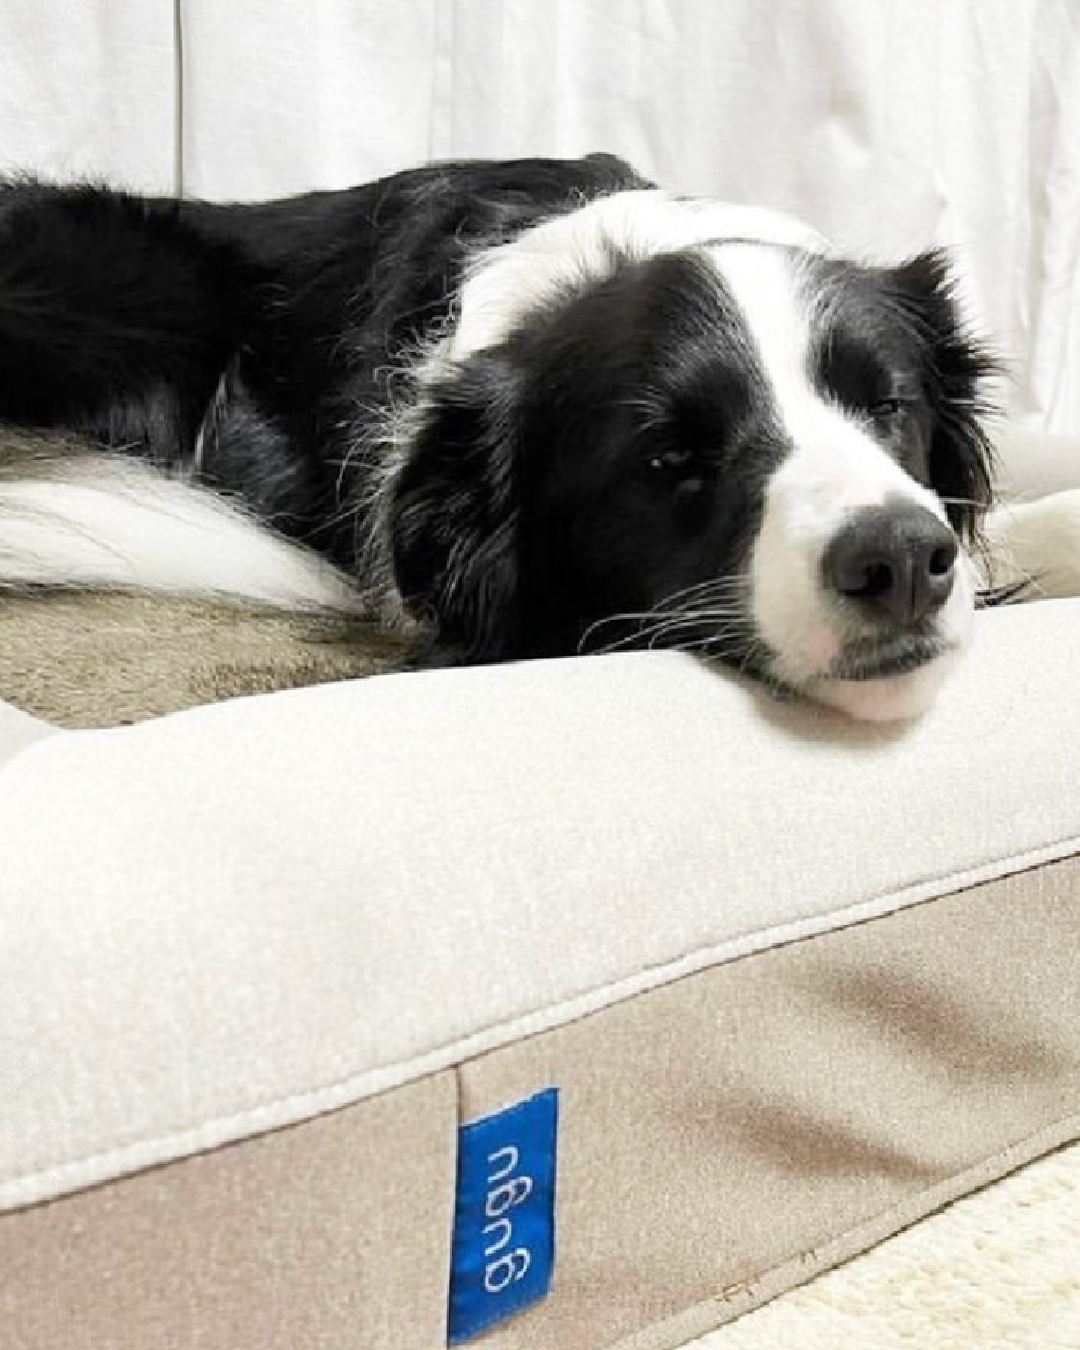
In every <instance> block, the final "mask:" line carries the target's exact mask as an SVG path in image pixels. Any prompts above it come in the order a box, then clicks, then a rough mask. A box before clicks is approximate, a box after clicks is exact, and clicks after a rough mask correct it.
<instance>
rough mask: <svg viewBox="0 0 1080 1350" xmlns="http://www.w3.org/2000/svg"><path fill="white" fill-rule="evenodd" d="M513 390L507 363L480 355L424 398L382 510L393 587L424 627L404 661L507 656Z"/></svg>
mask: <svg viewBox="0 0 1080 1350" xmlns="http://www.w3.org/2000/svg"><path fill="white" fill-rule="evenodd" d="M519 390H520V377H519V375H518V373H517V371H516V370H515V368H514V366H513V365H512V363H511V361H510V359H509V358H508V357H506V356H503V355H500V354H496V353H488V352H485V353H480V354H478V355H477V356H474V357H472V358H471V359H470V360H469V361H468V362H467V363H466V364H465V365H464V366H462V367H460V368H459V369H457V370H456V371H455V372H453V373H452V374H450V375H448V376H446V377H443V378H441V379H439V380H438V381H437V382H436V383H435V384H434V385H433V386H432V387H431V388H430V389H429V390H428V391H427V392H426V394H425V396H424V402H423V405H422V407H421V409H420V410H419V412H418V415H417V420H418V425H417V426H416V427H415V429H414V430H413V431H412V432H411V434H410V437H409V443H408V445H407V447H406V450H405V462H404V464H403V465H402V467H401V469H400V471H399V473H398V476H397V480H396V482H395V484H394V487H393V496H392V502H391V510H390V531H391V540H392V551H393V561H394V574H395V580H396V583H397V586H398V589H399V591H400V593H401V595H402V598H403V600H404V602H405V605H406V607H407V609H408V610H409V612H410V613H412V614H413V615H414V616H415V617H416V618H418V619H420V620H422V621H424V622H425V623H427V624H429V625H430V626H431V637H430V640H429V645H428V646H427V647H426V648H423V649H421V650H420V652H419V653H418V655H417V658H416V660H415V662H414V664H426V665H445V664H454V663H461V662H484V661H497V660H500V659H503V658H506V657H509V656H511V655H513V648H514V642H515V635H516V631H517V609H518V556H517V555H518V546H519V540H518V529H517V525H518V486H519V485H518V475H519V465H518V460H519V457H520V448H519V444H518V441H519V436H518V427H519V422H520V418H519V415H518V405H519V397H520V393H519Z"/></svg>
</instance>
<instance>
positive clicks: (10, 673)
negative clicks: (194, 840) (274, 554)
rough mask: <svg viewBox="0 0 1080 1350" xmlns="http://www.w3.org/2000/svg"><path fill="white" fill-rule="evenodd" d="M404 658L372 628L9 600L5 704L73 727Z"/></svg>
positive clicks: (1, 665) (165, 602) (86, 602)
mask: <svg viewBox="0 0 1080 1350" xmlns="http://www.w3.org/2000/svg"><path fill="white" fill-rule="evenodd" d="M404 652H405V640H404V638H403V637H401V636H400V635H398V634H394V633H391V632H388V631H386V630H383V629H377V628H374V627H373V626H371V625H364V624H359V623H355V622H349V621H347V620H344V619H335V618H331V617H327V618H314V617H304V616H302V615H288V614H280V613H275V612H273V611H269V610H260V609H255V608H252V607H250V606H245V605H239V604H237V605H228V604H221V603H216V604H215V603H213V602H210V601H195V600H192V601H185V600H175V599H161V598H150V597H147V596H133V595H132V596H124V595H97V594H80V595H64V594H55V595H48V596H26V595H22V596H3V595H0V699H7V700H8V701H9V702H11V703H14V704H16V705H17V706H18V707H20V708H23V709H25V710H26V711H27V712H29V713H33V714H34V716H36V717H41V718H44V719H46V720H47V721H49V722H53V723H55V724H56V725H57V726H64V727H103V726H117V725H120V724H122V723H126V722H136V721H139V720H140V719H142V718H144V717H156V716H160V715H161V714H162V713H169V712H175V711H177V710H178V709H180V708H190V707H195V706H197V705H199V704H203V703H216V702H219V701H220V700H221V699H226V698H234V697H236V696H238V695H245V694H265V693H269V692H271V691H272V690H275V689H292V688H295V687H297V686H300V685H311V684H325V683H326V682H327V681H329V680H347V679H356V678H358V677H361V676H366V675H375V674H379V673H380V672H382V671H384V670H387V669H390V668H392V667H393V666H395V665H397V664H398V663H400V661H401V659H402V657H403V655H404Z"/></svg>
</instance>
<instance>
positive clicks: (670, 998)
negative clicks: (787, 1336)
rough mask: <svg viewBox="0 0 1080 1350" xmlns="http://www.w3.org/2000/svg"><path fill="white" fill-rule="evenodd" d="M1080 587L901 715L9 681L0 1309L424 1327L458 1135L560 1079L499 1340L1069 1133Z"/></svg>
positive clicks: (699, 1277) (289, 1327) (475, 674)
mask: <svg viewBox="0 0 1080 1350" xmlns="http://www.w3.org/2000/svg"><path fill="white" fill-rule="evenodd" d="M1078 620H1080V602H1072V601H1056V602H1046V603H1043V604H1038V605H1033V606H1030V607H1023V608H1018V609H1011V610H1004V611H997V612H992V613H987V614H984V615H982V616H980V620H979V624H978V637H977V646H976V651H975V652H974V653H973V655H972V656H971V658H970V659H969V660H968V661H967V662H966V664H965V665H964V666H963V668H962V669H961V671H960V673H959V675H958V677H957V678H956V680H955V681H954V683H953V684H952V686H951V687H950V688H949V689H948V691H947V692H946V694H945V696H944V697H943V699H942V701H941V703H940V705H939V706H938V707H937V708H936V709H935V710H933V711H932V712H931V713H930V714H929V715H928V716H927V717H926V718H925V719H924V720H923V721H922V722H920V723H919V724H917V725H915V726H913V727H911V728H908V729H907V730H904V731H899V730H896V729H892V730H888V729H874V728H866V727H857V726H854V725H852V724H849V723H845V722H844V721H842V720H841V719H839V718H837V717H833V716H831V715H829V714H827V713H824V712H815V711H814V710H811V709H808V708H804V707H793V706H787V705H780V704H776V703H773V702H771V701H769V700H768V699H766V698H765V697H764V696H762V695H761V694H760V693H758V692H757V691H754V690H751V689H748V688H746V687H745V686H743V685H742V684H740V683H739V682H737V681H735V680H733V679H731V678H730V677H728V676H724V675H721V674H718V673H716V672H714V671H710V670H708V669H706V668H705V667H703V666H701V665H699V664H697V663H695V662H694V661H693V660H691V659H690V658H686V657H681V656H678V655H670V654H669V655H661V654H655V655H649V654H639V655H634V656H625V657H606V658H592V659H588V660H582V661H566V662H554V663H547V664H542V665H536V664H533V665H523V666H517V667H515V666H510V667H503V668H498V669H491V670H472V671H456V672H433V673H431V674H424V675H406V676H383V677H379V678H376V679H373V680H368V681H364V682H361V683H359V684H351V685H350V684H345V685H329V686H326V687H323V688H319V689H306V690H296V691H291V692H286V693H280V694H275V695H272V696H269V697H258V698H251V699H243V700H239V701H234V702H232V703H225V704H219V705H216V706H212V707H206V708H202V709H197V710H194V711H190V712H186V713H182V714H177V715H175V716H170V717H165V718H161V719H159V720H157V721H151V722H145V723H142V724H140V725H138V726H133V727H125V728H117V729H112V730H99V731H85V732H72V731H61V730H58V729H54V728H50V727H47V726H46V725H44V724H43V723H40V722H36V721H35V720H34V719H31V718H28V717H27V716H26V715H25V714H23V713H21V712H17V711H15V710H14V709H11V708H10V707H7V706H5V707H3V709H2V710H0V747H2V748H0V766H2V767H0V821H3V826H4V828H3V830H2V832H0V929H2V931H3V935H4V940H3V942H2V943H0V1000H2V1005H3V1016H2V1017H0V1100H2V1101H3V1102H4V1111H3V1113H2V1115H0V1209H2V1211H3V1212H2V1213H0V1270H3V1272H4V1277H3V1280H2V1281H0V1325H2V1326H4V1327H5V1328H7V1329H8V1332H9V1334H8V1335H7V1336H6V1343H7V1344H13V1345H14V1346H15V1347H17V1350H60V1348H61V1347H63V1350H84V1347H85V1348H86V1350H89V1347H95V1350H96V1347H100V1346H102V1345H109V1346H110V1347H116V1350H129V1348H130V1350H136V1348H138V1350H144V1348H145V1347H147V1346H164V1347H170V1348H171V1347H174V1346H175V1347H181V1346H182V1347H187V1346H192V1345H195V1344H200V1343H207V1344H228V1345H229V1346H230V1348H231V1350H244V1347H246V1346H248V1345H251V1346H264V1345H266V1344H288V1345H290V1346H294V1347H298V1348H300V1347H304V1346H316V1345H318V1346H320V1347H335V1346H342V1347H346V1346H348V1347H349V1348H350V1350H355V1347H358V1346H359V1347H368V1346H370V1347H398V1346H401V1347H409V1350H426V1348H427V1347H435V1346H439V1345H442V1344H444V1343H445V1336H446V1308H447V1292H448V1280H449V1247H450V1238H451V1227H452V1221H453V1212H454V1201H455V1166H456V1156H457V1129H458V1126H459V1124H460V1123H461V1122H462V1121H470V1120H474V1119H476V1118H477V1117H482V1116H486V1115H488V1114H489V1113H492V1112H496V1111H498V1110H500V1109H501V1108H503V1107H506V1106H508V1105H511V1104H513V1103H515V1102H518V1101H520V1100H522V1099H524V1098H527V1097H529V1096H530V1095H531V1094H533V1093H535V1092H537V1091H539V1090H542V1089H545V1088H549V1087H555V1088H557V1089H558V1090H559V1095H560V1124H559V1138H558V1180H557V1189H556V1264H555V1278H554V1286H553V1289H552V1292H551V1294H550V1295H549V1296H548V1297H547V1298H545V1299H543V1300H542V1301H540V1302H538V1303H536V1304H535V1305H533V1306H532V1307H531V1308H529V1309H528V1310H526V1311H524V1312H521V1313H520V1314H519V1315H517V1316H516V1317H513V1318H511V1319H509V1320H507V1321H505V1322H501V1323H499V1324H497V1325H496V1326H495V1327H494V1328H493V1329H492V1330H491V1331H490V1332H489V1333H488V1334H487V1336H486V1337H485V1338H484V1339H483V1342H482V1343H483V1344H485V1345H491V1346H493V1347H498V1348H499V1350H509V1348H511V1347H512V1348H514V1350H516V1348H517V1347H521V1348H522V1350H525V1348H526V1347H541V1346H543V1347H548V1346H557V1347H563V1346H565V1347H567V1348H568V1350H569V1348H570V1347H573V1350H591V1347H608V1346H615V1345H618V1346H623V1347H636V1348H640V1350H645V1347H662V1346H674V1345H677V1344H681V1343H683V1342H685V1341H687V1340H688V1339H690V1338H692V1337H693V1336H695V1335H700V1334H702V1333H704V1332H706V1331H707V1330H709V1329H710V1328H712V1327H715V1326H717V1325H719V1324H720V1323H722V1322H723V1321H725V1320H727V1319H729V1318H731V1317H733V1316H735V1315H736V1314H738V1313H739V1312H742V1311H745V1310H746V1309H748V1308H750V1307H752V1306H753V1305H754V1304H756V1303H759V1302H761V1301H762V1300H764V1299H766V1298H769V1297H770V1296H772V1295H774V1294H777V1293H779V1292H780V1291H781V1290H783V1289H784V1288H786V1287H789V1286H791V1285H793V1284H795V1283H798V1282H801V1281H804V1280H806V1279H807V1278H809V1277H810V1276H811V1275H813V1274H814V1273H815V1272H816V1271H818V1270H820V1269H822V1268H824V1267H827V1266H829V1265H831V1264H834V1263H835V1262H836V1261H838V1260H841V1259H843V1258H845V1257H847V1256H849V1255H851V1254H852V1253H854V1252H856V1251H858V1250H860V1249H862V1248H864V1247H866V1246H868V1245H870V1244H871V1243H874V1242H876V1241H878V1240H880V1239H881V1238H883V1237H885V1236H886V1235H887V1234H889V1233H890V1232H893V1231H895V1230H896V1229H897V1228H899V1227H901V1226H903V1225H904V1224H907V1223H910V1222H912V1221H913V1220H915V1219H917V1218H918V1217H920V1216H921V1215H923V1214H925V1213H926V1212H928V1211H929V1210H931V1209H934V1208H936V1207H938V1206H939V1205H941V1204H942V1203H944V1202H945V1201H946V1200H948V1199H950V1198H952V1197H953V1196H956V1195H958V1194H962V1193H963V1192H964V1191H966V1190H968V1189H970V1188H971V1187H972V1186H974V1185H978V1184H981V1183H983V1182H985V1181H989V1180H991V1179H993V1178H994V1177H995V1176H997V1175H1000V1174H1001V1173H1003V1172H1005V1171H1007V1170H1009V1169H1010V1168H1013V1167H1015V1166H1017V1165H1019V1164H1020V1163H1022V1162H1024V1161H1026V1160H1027V1159H1029V1158H1031V1157H1034V1156H1036V1155H1038V1154H1040V1153H1043V1152H1045V1151H1047V1150H1048V1149H1051V1148H1053V1147H1055V1146H1057V1145H1058V1144H1061V1143H1064V1142H1067V1141H1068V1140H1070V1139H1073V1138H1075V1137H1077V1135H1078V1133H1080V1131H1078V1129H1077V1120H1078V1116H1080V1042H1078V1038H1077V1036H1076V1031H1075V1028H1076V1025H1077V1023H1078V1020H1080V981H1078V980H1077V979H1076V976H1075V966H1074V953H1075V950H1076V946H1077V941H1078V938H1080V858H1078V856H1077V854H1078V844H1077V840H1078V839H1080V793H1077V791H1076V787H1077V778H1078V769H1077V757H1076V753H1075V747H1076V745H1077V743H1078V740H1080V706H1078V705H1077V704H1076V702H1075V701H1074V700H1071V699H1069V698H1062V696H1061V694H1062V691H1063V690H1065V691H1068V690H1070V689H1071V688H1072V687H1073V684H1074V682H1075V671H1076V669H1077V668H1078V666H1080V623H1078ZM1018 653H1022V654H1023V660H1022V662H1018V659H1017V654H1018ZM1050 709H1052V710H1053V714H1052V716H1051V715H1050V714H1049V712H1048V710H1050ZM451 807H452V809H451ZM658 916H662V922H661V921H658Z"/></svg>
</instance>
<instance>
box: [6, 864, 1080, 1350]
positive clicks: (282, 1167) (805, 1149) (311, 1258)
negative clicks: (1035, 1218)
mask: <svg viewBox="0 0 1080 1350" xmlns="http://www.w3.org/2000/svg"><path fill="white" fill-rule="evenodd" d="M1078 943H1080V859H1078V858H1072V859H1069V860H1068V861H1063V862H1060V863H1057V864H1055V865H1052V866H1048V867H1044V868H1040V869H1037V870H1035V871H1032V872H1028V873H1023V874H1017V875H1014V876H1012V877H1009V878H1006V879H1003V880H1000V881H996V882H991V883H988V884H986V885H983V886H980V887H976V888H974V889H972V890H969V891H966V892H963V893H960V894H957V895H953V896H949V897H947V898H944V899H940V900H936V901H931V902H928V903H926V904H924V905H919V906H915V907H912V908H909V909H906V910H903V911H900V912H897V913H894V914H892V915H889V916H886V917H882V918H879V919H877V920H874V921H872V922H869V923H864V924H859V925H855V926H853V927H851V928H848V929H845V930H843V931H840V932H833V933H826V934H822V935H821V936H818V937H815V938H811V939H808V940H806V941H802V942H796V943H791V944H789V945H787V946H784V947H781V948H777V949H773V950H770V951H766V952H761V953H758V954H756V955H752V956H749V957H746V958H744V959H741V960H734V961H731V962H729V963H727V964H725V965H723V966H722V967H719V968H715V969H711V970H706V971H700V972H698V973H696V974H693V975H691V976H688V977H687V978H685V979H683V980H680V981H677V982H675V983H673V984H670V985H668V986H666V987H664V988H660V989H655V990H652V991H650V992H647V993H643V994H640V995H638V996H637V997H636V998H632V999H629V1000H628V1001H626V1002H623V1003H620V1004H617V1005H614V1006H611V1007H608V1008H605V1009H602V1010H600V1011H597V1012H595V1013H593V1014H592V1015H590V1016H587V1017H584V1018H582V1019H580V1020H579V1021H577V1022H575V1023H573V1024H570V1025H566V1026H562V1027H559V1028H557V1029H554V1030H551V1031H548V1032H547V1033H545V1034H542V1035H538V1036H535V1037H532V1038H530V1039H527V1040H523V1041H521V1042H519V1043H517V1044H515V1045H510V1046H506V1047H504V1048H502V1049H499V1050H495V1051H493V1052H491V1053H489V1054H485V1055H482V1056H480V1057H478V1058H476V1059H473V1060H470V1061H466V1062H464V1063H463V1064H461V1065H460V1066H459V1068H458V1070H457V1072H456V1074H455V1073H453V1072H444V1073H441V1074H438V1075H435V1076H434V1077H430V1078H427V1079H424V1080H421V1081H420V1082H418V1083H414V1084H412V1085H409V1086H406V1087H402V1088H398V1089H396V1090H394V1091H392V1092H390V1093H387V1094H385V1095H383V1096H380V1097H375V1098H372V1099H370V1100H368V1101H367V1102H364V1103H361V1104H359V1105H357V1106H353V1107H350V1108H348V1109H346V1110H343V1111H338V1112H334V1113H330V1114H327V1115H323V1116H321V1117H318V1118H317V1119H314V1120H311V1121H308V1122H306V1123H305V1124H302V1125H298V1126H294V1127H292V1128H289V1129H285V1130H280V1131H276V1132H273V1133H269V1134H266V1135H263V1136H261V1137H257V1138H253V1139H248V1140H246V1141H243V1142H241V1143H238V1144H235V1145H233V1146H231V1147H228V1148H223V1149H219V1150H217V1151H213V1152H209V1153H207V1154H204V1155H202V1156H199V1157H194V1158H189V1159H186V1160H183V1161H179V1162H176V1163H173V1164H171V1165H169V1166H167V1167H162V1168H157V1169H151V1170H148V1171H145V1172H142V1173H139V1174H137V1175H135V1176H130V1177H126V1178H122V1179H120V1180H117V1181H114V1182H112V1183H109V1184H107V1185H104V1186H99V1187H96V1188H93V1189H90V1190H86V1191H83V1192H80V1193H77V1194H75V1195H71V1196H68V1197H66V1198H63V1199H59V1200H56V1201H53V1202H51V1203H47V1204H42V1205H38V1206H31V1207H29V1208H24V1209H21V1210H16V1211H13V1212H11V1213H9V1214H7V1215H4V1216H0V1270H2V1271H3V1279H2V1280H0V1325H3V1326H4V1327H5V1328H7V1329H8V1339H7V1340H6V1342H5V1344H10V1345H12V1346H13V1347H14V1350H102V1347H105V1346H107V1347H108V1350H189V1347H191V1346H194V1345H201V1344H206V1345H213V1346H217V1345H222V1346H227V1347H228V1350H265V1348H266V1347H267V1346H277V1345H283V1346H288V1347H289V1348H290V1350H316V1347H317V1350H338V1348H339V1347H340V1350H368V1348H369V1347H370V1348H371V1350H376V1348H377V1350H435V1347H437V1346H440V1345H442V1344H443V1343H444V1318H445V1308H446V1280H447V1273H448V1270H449V1235H450V1215H451V1206H452V1197H453V1166H454V1135H455V1126H456V1123H457V1119H458V1118H459V1116H460V1117H462V1118H466V1119H469V1118H474V1117H475V1116H477V1115H480V1114H486V1113H488V1112H490V1111H492V1110H495V1109H498V1108H499V1107H501V1106H503V1105H505V1104H507V1103H509V1102H511V1101H514V1100H517V1099H519V1098H520V1097H523V1096H525V1095H528V1094H530V1093H532V1092H534V1091H536V1090H537V1089H538V1088H542V1087H547V1086H551V1085H555V1086H557V1087H558V1088H559V1089H560V1093H561V1104H560V1117H561V1125H560V1165H559V1174H558V1214H557V1227H558V1254H557V1262H556V1277H555V1286H554V1292H553V1293H552V1295H551V1296H550V1297H549V1298H548V1299H547V1300H546V1301H545V1302H543V1303H541V1304H539V1305H537V1306H536V1307H534V1308H533V1309H532V1310H529V1311H527V1312H525V1313H523V1314H521V1315H520V1316H518V1317H517V1318H515V1319H513V1320H512V1321H509V1322H507V1323H504V1324H503V1325H502V1326H500V1327H498V1328H496V1329H495V1330H494V1331H492V1332H491V1333H489V1334H488V1335H487V1336H486V1337H485V1338H484V1339H483V1340H482V1341H481V1342H479V1344H482V1345H483V1346H484V1347H485V1350H539V1348H540V1347H543V1350H614V1347H616V1346H617V1347H619V1348H620V1350H669V1347H673V1346H676V1345H679V1344H682V1343H683V1342H684V1341H686V1340H687V1339H688V1338H690V1337H692V1336H695V1335H699V1334H701V1333H703V1332H705V1331H706V1330H708V1329H710V1328H713V1327H715V1326H717V1325H719V1324H721V1323H722V1322H724V1321H726V1320H728V1319H729V1318H731V1317H733V1316H735V1315H737V1314H738V1313H739V1312H741V1311H745V1310H746V1309H748V1308H750V1307H753V1306H754V1305H756V1304H757V1303H759V1302H761V1301H762V1300H764V1299H766V1298H769V1297H772V1296H774V1295H776V1294H778V1293H780V1292H781V1291H783V1290H784V1289H786V1288H790V1287H791V1286H792V1285H793V1284H796V1283H799V1282H801V1281H804V1280H807V1279H809V1278H810V1277H811V1276H813V1275H814V1274H815V1273H817V1272H818V1271H820V1270H822V1269H823V1268H825V1267H827V1266H829V1265H831V1264H833V1263H835V1262H837V1261H839V1260H842V1259H844V1258H846V1257H848V1256H850V1255H852V1254H853V1253H855V1252H857V1251H859V1250H861V1249H863V1248H865V1247H866V1246H868V1245H870V1244H871V1243H873V1242H876V1241H879V1240H880V1239H882V1238H883V1237H886V1236H887V1235H888V1234H890V1233H892V1232H895V1231H896V1230H897V1229H898V1228H900V1227H901V1226H903V1225H905V1224H909V1223H911V1222H913V1221H914V1220H916V1219H918V1218H919V1217H920V1216H922V1215H923V1214H925V1213H927V1212H929V1211H931V1210H933V1209H935V1208H937V1207H938V1206H940V1205H941V1204H943V1203H945V1202H946V1201H948V1200H949V1199H951V1198H953V1197H954V1196H956V1195H959V1194H962V1193H964V1192H965V1191H966V1190H968V1189H970V1188H971V1187H972V1186H976V1185H980V1184H984V1183H986V1182H988V1181H990V1180H992V1179H994V1178H995V1177H996V1176H999V1175H1001V1174H1002V1173H1003V1172H1005V1171H1007V1170H1008V1169H1010V1168H1013V1167H1016V1166H1018V1165H1019V1164H1021V1163H1022V1162H1024V1161H1026V1160H1027V1159H1029V1158H1031V1157H1033V1156H1036V1155H1037V1154H1039V1153H1041V1152H1043V1151H1046V1150H1048V1149H1050V1148H1053V1147H1055V1146H1056V1145H1058V1144H1060V1143H1062V1142H1064V1141H1066V1140H1068V1139H1073V1138H1076V1137H1078V1135H1080V1038H1078V1036H1077V1032H1076V1027H1077V1025H1080V979H1078V978H1077V976H1076V973H1075V959H1074V958H1075V952H1076V950H1077V946H1078ZM12 1334H13V1339H12Z"/></svg>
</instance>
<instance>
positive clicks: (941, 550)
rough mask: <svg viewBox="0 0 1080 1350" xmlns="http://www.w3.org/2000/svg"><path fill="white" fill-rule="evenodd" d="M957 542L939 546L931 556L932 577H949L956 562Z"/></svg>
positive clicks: (952, 541) (953, 541)
mask: <svg viewBox="0 0 1080 1350" xmlns="http://www.w3.org/2000/svg"><path fill="white" fill-rule="evenodd" d="M956 554H957V547H956V540H955V539H953V540H951V541H950V542H949V543H947V544H939V545H938V547H937V548H936V549H934V551H933V553H931V555H930V575H931V576H933V577H943V576H947V575H948V573H950V572H951V571H952V569H953V564H954V563H955V562H956Z"/></svg>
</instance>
